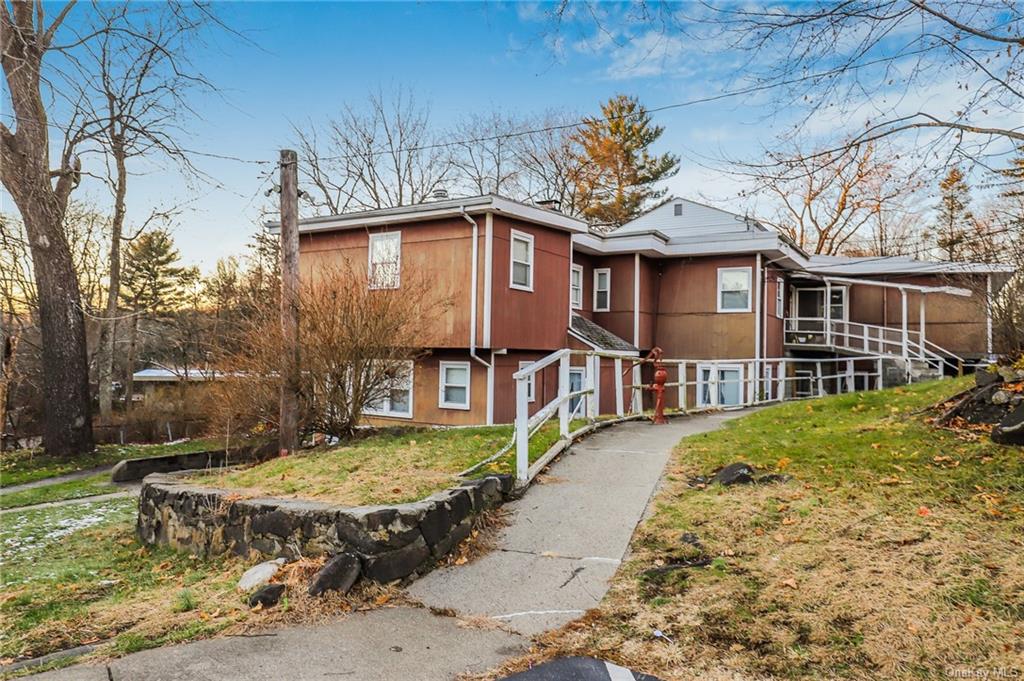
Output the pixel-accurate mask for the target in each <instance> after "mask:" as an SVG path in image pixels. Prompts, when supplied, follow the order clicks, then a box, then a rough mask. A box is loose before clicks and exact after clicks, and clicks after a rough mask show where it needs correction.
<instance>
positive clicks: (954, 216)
mask: <svg viewBox="0 0 1024 681" xmlns="http://www.w3.org/2000/svg"><path fill="white" fill-rule="evenodd" d="M939 197H940V199H939V206H938V211H939V212H938V217H937V219H936V224H935V243H936V245H937V246H938V247H939V248H940V249H941V250H942V251H943V253H944V256H945V258H946V260H950V261H953V260H960V259H961V258H962V254H963V250H964V248H963V247H964V244H965V242H966V240H967V237H968V235H969V234H970V233H971V231H972V223H973V221H974V215H972V214H971V209H970V204H971V188H970V187H969V186H968V185H967V181H966V180H965V179H964V174H963V173H962V172H961V171H960V168H958V167H956V166H953V167H952V168H950V169H949V172H948V173H947V174H946V177H944V178H943V179H942V181H941V182H939Z"/></svg>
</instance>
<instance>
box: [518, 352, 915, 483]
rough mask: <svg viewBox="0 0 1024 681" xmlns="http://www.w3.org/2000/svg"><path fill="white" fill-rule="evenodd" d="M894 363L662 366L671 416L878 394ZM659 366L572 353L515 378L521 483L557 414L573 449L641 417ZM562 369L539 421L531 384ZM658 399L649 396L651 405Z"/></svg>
mask: <svg viewBox="0 0 1024 681" xmlns="http://www.w3.org/2000/svg"><path fill="white" fill-rule="evenodd" d="M893 359H894V358H893V357H890V356H885V355H882V354H876V355H864V356H857V357H842V358H824V359H801V358H793V357H786V358H767V359H766V358H759V359H750V358H746V359H663V360H662V363H663V364H664V365H665V366H666V368H668V369H669V378H670V379H672V378H673V377H674V378H675V380H669V381H668V382H666V383H665V388H666V392H665V394H666V400H667V402H668V405H669V412H670V413H671V412H676V413H678V412H686V413H689V412H697V411H705V410H713V409H740V408H743V407H749V406H753V405H758V404H770V403H773V402H780V401H783V400H793V399H803V398H809V397H820V396H823V395H828V394H837V393H847V392H854V391H856V390H869V389H872V388H875V389H878V388H881V387H882V386H883V383H884V381H883V378H884V368H885V367H884V361H885V360H889V361H892V360H893ZM651 363H652V361H651V360H647V359H640V358H638V357H635V356H629V355H622V354H616V353H608V352H598V351H590V350H571V349H568V348H566V349H562V350H557V351H555V352H553V353H551V354H550V355H548V356H546V357H543V358H541V359H539V360H537V361H536V362H533V363H531V364H529V365H527V366H525V367H523V368H522V369H520V370H519V371H517V372H515V373H514V374H513V375H512V377H513V379H515V382H516V415H515V435H514V438H513V443H512V446H513V447H514V448H515V453H516V478H517V480H518V482H519V483H520V484H525V483H526V482H527V481H529V479H530V478H531V477H532V475H534V474H535V473H536V471H533V472H531V461H530V439H531V438H532V437H533V436H534V435H535V434H536V433H537V431H539V430H540V429H541V428H542V427H543V426H544V424H545V423H547V422H548V421H550V420H551V419H553V418H555V417H556V415H557V418H558V433H559V441H562V442H565V443H566V444H567V443H568V442H571V441H572V440H573V439H574V438H575V437H576V436H577V435H579V434H580V433H581V432H583V431H585V430H589V429H591V428H593V427H594V426H593V424H594V422H595V421H597V420H598V419H600V418H602V417H603V416H608V417H612V418H614V417H618V418H625V417H628V416H638V415H640V414H641V413H642V412H643V405H644V392H645V391H646V392H650V388H651V387H652V386H651V385H650V384H644V383H642V381H641V380H640V376H641V373H640V371H638V370H637V369H638V368H639V367H640V366H642V365H645V364H651ZM554 365H557V367H558V390H557V393H556V395H555V397H554V398H553V399H551V400H550V401H549V402H547V403H546V404H542V405H540V406H536V405H534V406H535V409H534V411H533V413H532V414H531V413H530V411H531V403H530V401H529V385H530V384H531V383H532V384H533V385H535V386H537V385H540V382H539V381H537V380H536V376H537V375H538V373H540V372H542V371H544V370H545V369H548V368H549V367H552V366H554ZM573 369H576V370H577V371H580V370H582V372H583V380H582V381H581V384H580V386H579V387H578V388H576V389H573V387H572V382H571V380H570V379H571V371H572V370H573ZM608 369H610V374H611V375H610V376H609V375H608V374H609V371H608ZM603 370H604V375H603V376H602V371H603ZM673 374H674V376H673ZM908 374H909V372H907V373H905V374H904V375H908ZM627 375H628V376H630V378H631V380H630V382H629V383H626V382H625V378H626V376H627ZM602 379H603V380H602ZM608 391H611V396H610V397H608ZM652 399H653V398H652V397H650V396H648V397H647V402H648V404H649V405H651V406H653V402H652ZM602 403H603V404H602ZM580 419H583V420H584V423H583V425H579V426H577V427H575V428H574V427H573V424H574V423H575V422H577V421H578V420H580Z"/></svg>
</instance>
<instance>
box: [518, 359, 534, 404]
mask: <svg viewBox="0 0 1024 681" xmlns="http://www.w3.org/2000/svg"><path fill="white" fill-rule="evenodd" d="M535 361H536V360H532V359H530V360H527V361H525V362H520V363H519V370H520V371H522V370H523V369H525V368H526V367H528V366H530V365H531V364H533V363H534V362H535ZM526 401H527V402H536V401H537V372H536V371H535V372H533V373H532V374H530V376H529V377H528V378H527V379H526Z"/></svg>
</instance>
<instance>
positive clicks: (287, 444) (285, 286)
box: [279, 149, 300, 456]
mask: <svg viewBox="0 0 1024 681" xmlns="http://www.w3.org/2000/svg"><path fill="white" fill-rule="evenodd" d="M298 165H299V159H298V155H297V154H296V153H295V152H294V151H292V150H291V149H282V150H281V163H280V166H281V338H282V345H283V347H282V348H281V417H280V425H279V432H280V438H281V439H280V450H281V451H280V453H281V455H282V456H283V455H287V454H291V453H293V452H295V450H296V449H298V448H299V376H300V374H299V372H300V364H299V187H298V185H299V168H298Z"/></svg>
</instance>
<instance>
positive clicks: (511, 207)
mask: <svg viewBox="0 0 1024 681" xmlns="http://www.w3.org/2000/svg"><path fill="white" fill-rule="evenodd" d="M485 213H495V214H501V215H508V216H510V217H513V218H517V219H519V220H523V221H525V222H532V223H534V224H537V225H543V226H545V227H550V228H552V229H557V230H561V231H564V232H571V233H573V234H583V233H586V232H587V231H588V230H589V228H588V227H587V223H586V222H584V221H583V220H578V219H577V218H574V217H572V216H569V215H566V214H565V213H560V212H558V211H554V210H549V209H547V208H541V207H540V206H533V205H530V204H527V203H522V202H520V201H513V200H512V199H506V198H505V197H503V196H498V195H497V194H485V195H483V196H470V197H465V198H457V199H446V200H444V201H429V202H427V203H417V204H413V205H409V206H398V207H396V208H378V209H375V210H366V211H360V212H358V213H344V214H342V215H325V216H321V217H313V218H305V219H302V220H299V233H300V234H308V233H312V232H330V231H337V230H348V229H365V228H369V227H385V226H390V225H400V224H407V223H410V222H424V221H427V220H440V219H442V218H449V217H458V216H460V215H482V214H485ZM266 225H267V227H268V228H269V229H270V230H271V231H273V232H277V231H279V230H280V228H281V223H280V222H276V221H275V222H267V223H266Z"/></svg>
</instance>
